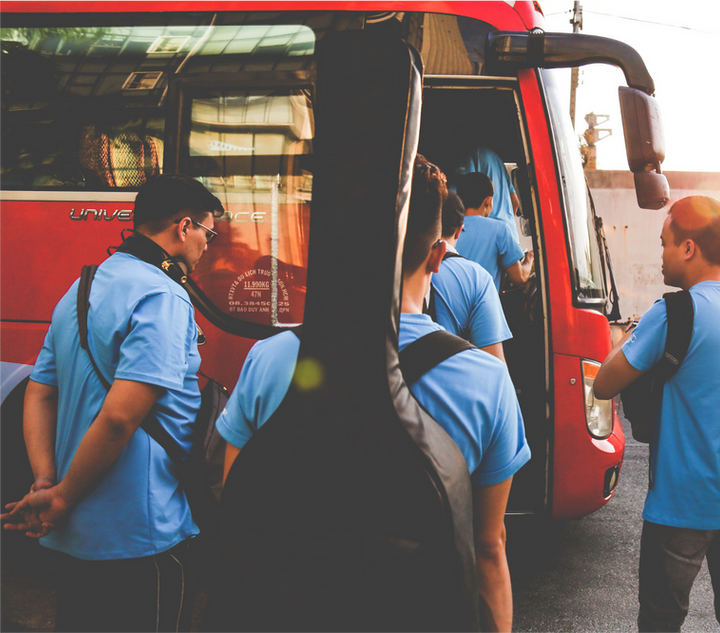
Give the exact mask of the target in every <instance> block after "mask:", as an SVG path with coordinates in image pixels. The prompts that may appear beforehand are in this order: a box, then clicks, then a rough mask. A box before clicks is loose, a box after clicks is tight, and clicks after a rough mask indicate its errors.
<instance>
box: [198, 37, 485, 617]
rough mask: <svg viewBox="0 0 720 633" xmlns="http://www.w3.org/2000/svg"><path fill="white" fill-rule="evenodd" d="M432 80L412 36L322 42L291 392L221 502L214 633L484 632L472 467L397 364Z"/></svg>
mask: <svg viewBox="0 0 720 633" xmlns="http://www.w3.org/2000/svg"><path fill="white" fill-rule="evenodd" d="M421 79H422V68H421V61H420V56H419V55H418V53H417V51H415V50H414V49H412V48H411V47H410V46H408V45H407V44H406V43H405V42H403V41H402V40H400V39H399V38H395V37H390V36H384V35H380V34H373V33H371V32H368V31H349V32H345V33H344V34H342V35H341V36H331V35H328V36H326V38H325V39H323V40H322V41H321V42H320V43H319V45H318V63H317V88H316V101H315V103H316V108H315V114H316V134H315V141H314V156H313V200H312V213H311V219H310V222H311V224H310V226H311V231H310V234H311V239H310V248H309V266H308V286H307V302H306V308H305V319H304V323H303V330H302V340H301V345H300V352H299V358H298V366H301V365H302V364H303V362H304V361H306V360H309V359H310V360H312V362H313V363H314V364H315V365H316V366H319V367H321V368H322V373H323V376H324V379H323V382H322V383H321V384H320V386H318V387H317V388H315V389H313V390H305V391H301V390H300V389H298V388H297V387H296V386H295V385H294V384H293V385H291V387H290V389H289V391H288V393H287V395H286V396H285V398H284V400H283V402H282V403H281V405H280V406H279V408H278V409H277V411H276V412H275V413H274V414H273V415H272V416H271V417H270V419H269V420H268V421H267V422H266V423H265V424H264V425H263V426H262V427H261V428H260V429H259V431H258V432H257V433H256V434H255V436H254V437H253V438H252V439H251V440H250V441H249V442H248V443H247V445H246V446H245V447H244V448H243V449H242V451H240V454H239V456H238V458H237V459H236V461H235V463H234V465H233V467H232V469H231V470H230V472H229V474H228V478H227V481H226V485H225V489H224V491H223V496H222V502H221V524H220V533H219V537H218V539H217V552H216V554H215V568H214V571H213V574H212V576H213V586H212V588H211V593H210V598H209V602H208V608H207V612H206V619H205V622H204V624H203V627H204V628H206V629H207V630H213V631H230V630H232V631H241V630H253V631H263V630H264V631H268V630H274V631H281V630H283V631H289V630H293V631H310V630H312V631H329V630H333V631H347V630H363V631H401V630H414V631H419V630H432V631H440V630H445V631H448V630H450V631H462V630H478V627H479V624H478V594H477V579H476V574H475V560H474V547H473V532H472V499H471V488H470V479H469V473H468V470H467V465H466V463H465V460H464V458H463V456H462V454H461V453H460V451H459V449H458V448H457V446H456V445H455V443H454V442H453V441H452V439H450V437H449V436H448V435H447V434H446V433H445V431H444V430H443V429H442V428H441V427H440V426H439V425H438V424H437V423H436V422H435V421H434V420H433V419H432V418H431V417H430V416H429V415H428V414H427V413H426V412H425V411H424V410H423V409H422V408H421V407H420V405H419V404H418V403H417V401H416V400H415V399H414V398H413V396H412V394H411V393H410V390H409V389H408V387H407V384H406V383H405V382H404V380H403V376H402V374H401V371H400V367H399V361H398V350H397V335H398V322H399V311H400V308H399V305H400V303H399V302H400V288H401V269H400V268H401V264H400V261H401V257H400V254H401V252H402V242H401V240H402V239H403V237H404V235H405V231H404V224H405V222H406V220H407V205H408V204H409V197H410V180H411V175H412V167H413V160H414V157H415V152H416V148H417V141H418V132H419V126H420V99H421Z"/></svg>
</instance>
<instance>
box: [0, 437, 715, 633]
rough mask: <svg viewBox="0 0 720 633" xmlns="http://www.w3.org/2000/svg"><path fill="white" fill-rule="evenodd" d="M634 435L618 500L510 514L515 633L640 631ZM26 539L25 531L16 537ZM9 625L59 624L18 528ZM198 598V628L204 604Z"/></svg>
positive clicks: (701, 610) (703, 584)
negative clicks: (558, 519)
mask: <svg viewBox="0 0 720 633" xmlns="http://www.w3.org/2000/svg"><path fill="white" fill-rule="evenodd" d="M624 426H625V432H626V436H627V438H628V442H627V448H626V453H625V462H624V466H623V470H622V473H621V476H620V484H619V487H618V489H617V492H616V493H615V496H614V497H613V499H611V500H610V502H609V503H608V505H606V506H605V507H604V508H602V509H601V510H599V511H598V512H595V513H594V514H592V515H590V516H587V517H584V518H583V519H579V520H576V521H566V522H562V523H553V524H543V523H541V522H539V521H535V520H532V519H531V520H525V518H519V517H518V518H515V517H511V518H509V519H508V522H507V523H508V559H509V561H510V570H511V574H512V580H513V594H514V602H515V623H514V630H515V631H528V632H530V631H543V632H553V633H559V632H564V631H568V632H583V633H604V632H608V633H623V632H625V631H628V632H630V631H635V630H636V625H635V618H636V617H637V566H638V558H639V551H640V549H639V548H640V530H641V527H642V519H641V511H642V504H643V500H644V496H645V489H646V485H647V461H648V459H647V453H648V449H647V446H646V445H644V444H639V443H637V442H635V441H634V440H633V439H632V436H631V434H630V429H629V427H628V426H627V423H624ZM12 537H18V538H12ZM0 564H1V566H2V567H1V572H2V573H1V576H2V596H1V598H2V603H1V608H2V623H1V625H0V627H1V629H2V631H4V632H10V631H52V630H53V624H54V621H53V612H54V608H55V596H54V590H53V585H52V581H51V578H50V570H49V565H50V563H49V560H48V557H47V553H46V552H45V551H44V550H43V549H42V548H41V547H39V546H38V544H37V543H35V542H33V541H30V540H29V539H26V538H24V537H19V536H18V535H16V534H8V533H4V534H3V539H2V559H1V560H0ZM204 600H205V594H204V593H201V594H200V595H199V596H198V598H197V599H196V603H195V617H194V627H197V625H198V622H199V614H200V612H201V610H202V605H203V604H204ZM718 630H720V625H718V623H717V621H716V620H715V615H714V610H713V592H712V586H711V584H710V578H709V575H708V573H707V567H706V566H703V569H702V571H701V572H700V575H699V576H698V579H697V580H696V582H695V585H694V587H693V592H692V595H691V598H690V614H689V616H688V618H687V620H686V621H685V626H684V627H683V631H684V632H685V633H701V632H706V631H715V632H717V631H718Z"/></svg>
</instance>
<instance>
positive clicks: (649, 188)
mask: <svg viewBox="0 0 720 633" xmlns="http://www.w3.org/2000/svg"><path fill="white" fill-rule="evenodd" d="M635 194H636V195H637V202H638V206H639V207H640V208H641V209H662V208H663V207H664V206H665V205H666V204H667V203H668V202H670V185H669V184H668V181H667V178H666V177H665V174H658V173H657V172H654V171H641V172H640V173H637V174H635Z"/></svg>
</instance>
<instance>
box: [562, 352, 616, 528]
mask: <svg viewBox="0 0 720 633" xmlns="http://www.w3.org/2000/svg"><path fill="white" fill-rule="evenodd" d="M553 366H554V369H555V371H554V377H555V388H554V399H555V421H556V424H555V438H554V447H553V449H554V459H553V506H552V516H553V518H554V519H567V518H572V517H578V516H583V515H585V514H589V513H591V512H594V511H595V510H598V509H599V508H601V507H602V506H604V505H605V504H606V503H607V501H608V499H609V497H608V498H607V499H606V498H605V497H604V495H603V487H604V482H605V473H606V472H607V470H608V469H610V468H612V467H613V466H619V465H621V464H622V460H623V451H624V446H625V435H624V434H623V430H622V427H621V426H620V424H619V422H618V419H617V416H616V415H614V414H613V417H614V418H615V419H614V423H613V432H612V434H611V435H610V437H609V438H608V439H606V440H597V439H594V438H593V437H592V436H591V435H590V433H589V432H588V430H587V425H586V423H585V409H584V400H583V379H582V368H581V360H580V358H578V357H575V356H565V355H562V354H555V355H554V357H553ZM573 381H574V382H573ZM611 496H612V495H611Z"/></svg>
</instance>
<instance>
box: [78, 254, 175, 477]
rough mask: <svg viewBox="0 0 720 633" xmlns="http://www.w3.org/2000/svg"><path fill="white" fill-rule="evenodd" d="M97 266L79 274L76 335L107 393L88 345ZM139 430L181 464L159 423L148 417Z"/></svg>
mask: <svg viewBox="0 0 720 633" xmlns="http://www.w3.org/2000/svg"><path fill="white" fill-rule="evenodd" d="M97 268H98V267H97V266H96V265H92V266H83V268H82V273H81V274H80V284H79V285H78V294H77V317H78V333H79V334H80V346H81V347H82V348H83V349H84V350H87V353H88V356H89V357H90V362H91V363H92V366H93V369H94V370H95V373H96V374H97V377H98V378H99V379H100V382H101V383H102V384H103V387H105V389H106V390H107V391H110V387H111V384H110V383H109V382H108V381H107V379H106V378H105V376H103V375H102V372H101V371H100V368H99V367H98V366H97V363H96V362H95V358H93V355H92V352H91V351H90V345H89V344H88V325H87V320H88V314H89V312H90V288H91V287H92V282H93V279H94V278H95V271H97ZM140 426H141V428H142V429H143V430H144V431H145V432H146V433H147V434H148V435H149V436H150V437H151V438H153V439H154V440H155V441H156V442H157V443H158V444H160V446H162V447H163V448H164V449H165V452H166V453H167V454H168V455H169V456H170V459H171V460H172V461H173V462H175V463H176V464H178V463H181V462H182V461H183V459H184V457H183V454H182V452H181V450H180V448H179V447H178V444H177V442H176V441H175V440H174V439H173V437H172V435H170V434H169V433H168V432H167V431H166V430H165V428H164V427H163V426H162V425H161V424H160V422H158V421H157V419H155V417H154V416H152V415H148V416H147V417H146V418H145V419H144V420H143V422H142V424H141V425H140Z"/></svg>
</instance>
